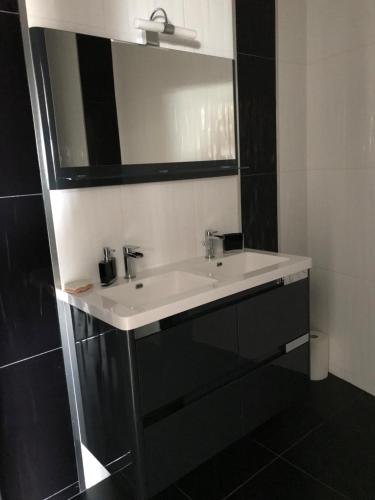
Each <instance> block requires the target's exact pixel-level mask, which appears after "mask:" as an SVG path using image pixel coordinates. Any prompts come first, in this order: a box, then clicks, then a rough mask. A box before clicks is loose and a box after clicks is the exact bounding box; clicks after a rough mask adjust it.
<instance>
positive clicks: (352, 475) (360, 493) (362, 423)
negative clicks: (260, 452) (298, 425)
mask: <svg viewBox="0 0 375 500" xmlns="http://www.w3.org/2000/svg"><path fill="white" fill-rule="evenodd" d="M374 443H375V398H374V397H373V396H370V395H369V394H362V395H361V396H360V397H359V398H357V399H356V400H355V401H354V402H353V403H352V404H351V405H349V406H348V407H347V408H346V409H344V410H343V411H341V412H339V413H338V414H337V415H335V416H333V417H332V418H331V419H330V420H329V421H327V422H326V423H325V424H324V425H323V426H322V427H320V428H319V429H317V430H315V431H314V432H312V433H311V434H309V435H308V436H307V437H306V438H305V439H303V440H302V441H301V442H300V443H299V444H297V445H296V446H295V447H293V448H292V449H291V450H290V451H289V452H287V454H286V458H287V459H288V460H290V461H291V462H293V463H295V464H296V465H297V466H299V467H302V468H303V469H304V470H306V471H307V472H308V473H310V474H312V475H314V477H317V478H319V479H320V480H321V481H324V482H325V483H326V484H328V485H330V486H331V487H333V488H336V489H338V490H340V491H342V492H343V493H345V494H346V495H348V496H349V497H350V498H355V499H370V498H373V497H374V491H375V474H374V463H375V444H374Z"/></svg>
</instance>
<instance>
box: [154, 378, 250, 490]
mask: <svg viewBox="0 0 375 500" xmlns="http://www.w3.org/2000/svg"><path fill="white" fill-rule="evenodd" d="M240 389H241V387H240V385H239V384H238V383H237V382H234V383H232V384H228V385H227V386H224V387H222V388H220V389H218V390H216V391H213V392H211V393H209V394H208V395H207V396H205V397H203V398H201V399H199V400H197V401H195V402H193V403H192V404H190V405H187V406H186V407H184V408H183V409H181V410H179V411H177V412H176V413H174V414H172V415H171V416H169V417H167V418H164V419H163V420H160V421H159V422H156V423H155V424H153V425H151V426H149V427H147V428H146V429H145V431H144V452H145V466H146V481H147V492H148V494H149V496H150V497H151V496H153V495H154V494H155V493H158V492H160V491H162V490H163V489H164V488H166V487H167V486H169V485H170V484H172V483H173V482H175V481H176V480H177V479H180V478H181V477H183V476H184V475H185V474H187V473H188V472H190V471H191V470H193V469H195V467H197V465H198V464H201V463H203V462H205V461H206V460H207V459H209V458H210V457H212V456H213V455H215V454H216V453H218V452H219V451H221V450H222V449H224V448H226V447H227V446H229V445H230V444H232V443H233V442H234V441H236V440H237V439H239V438H240V437H241V428H240V426H239V416H240V414H241V392H240Z"/></svg>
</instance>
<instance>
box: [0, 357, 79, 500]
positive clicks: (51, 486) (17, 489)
mask: <svg viewBox="0 0 375 500" xmlns="http://www.w3.org/2000/svg"><path fill="white" fill-rule="evenodd" d="M0 408H1V412H0V446H1V455H0V488H1V494H2V498H3V500H24V499H25V500H26V499H27V500H34V499H35V500H40V499H42V498H46V497H48V496H50V495H51V494H53V493H55V492H57V491H59V490H61V489H63V488H65V487H66V486H68V485H70V484H72V483H74V482H76V481H77V477H76V474H75V470H74V467H72V464H74V461H75V458H74V447H73V442H72V439H71V435H72V429H71V424H70V415H69V407H68V398H67V392H66V385H65V378H64V366H63V359H62V352H61V350H60V349H58V350H56V351H54V352H50V353H48V354H44V355H42V356H37V357H34V358H33V359H31V360H29V361H28V362H23V363H19V364H15V365H12V366H9V367H6V368H2V369H0Z"/></svg>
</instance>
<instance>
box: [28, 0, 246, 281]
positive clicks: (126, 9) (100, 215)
mask: <svg viewBox="0 0 375 500" xmlns="http://www.w3.org/2000/svg"><path fill="white" fill-rule="evenodd" d="M26 3H27V12H28V20H29V25H30V26H44V27H51V28H56V29H63V30H71V31H78V32H82V33H89V34H94V35H102V36H111V37H113V38H116V39H121V40H127V41H133V42H134V41H138V42H142V41H143V42H144V38H143V37H142V33H140V32H139V31H138V30H134V29H133V21H134V17H138V16H139V17H148V16H149V15H150V13H151V11H152V9H153V8H154V7H155V6H162V7H165V8H166V9H167V12H168V14H169V15H170V18H171V20H172V22H174V23H175V24H177V25H181V26H187V27H191V28H196V29H197V31H198V42H199V44H200V46H199V47H195V46H193V47H191V46H188V45H184V46H181V45H179V44H174V43H172V44H171V42H169V44H170V45H171V46H173V48H177V49H180V50H192V51H199V52H202V53H206V54H214V55H218V56H222V57H229V58H232V57H233V29H232V28H233V26H232V0H204V1H202V0H186V1H185V0H173V1H169V0H161V1H159V0H158V1H157V2H156V1H155V2H154V1H153V0H142V1H140V0H126V1H125V0H110V1H109V0H54V1H50V2H45V1H44V0H26ZM167 40H172V39H167ZM163 45H164V46H167V45H168V43H167V42H163ZM50 195H51V203H52V211H53V219H54V229H55V235H56V243H57V251H58V259H59V269H60V275H61V282H62V283H66V282H68V281H72V280H76V279H80V278H88V279H90V280H93V281H95V282H97V281H98V280H99V276H98V268H97V264H98V262H99V260H100V259H101V256H102V247H103V246H111V247H113V248H115V249H116V250H117V262H118V271H119V275H120V276H121V275H123V273H124V270H123V267H124V266H123V259H122V255H121V247H122V246H123V245H124V244H125V243H133V244H137V245H140V247H141V249H142V251H143V252H144V254H145V257H144V259H142V260H140V261H138V262H137V264H138V269H143V268H146V267H155V266H158V265H163V264H168V263H170V262H173V261H177V260H181V259H185V258H191V257H195V256H199V255H203V254H204V248H203V246H202V239H203V231H204V229H207V228H214V229H217V230H219V231H226V232H232V231H239V230H240V214H239V205H240V203H239V183H238V178H237V177H236V176H235V177H221V178H211V179H202V180H187V181H177V182H166V183H150V184H137V185H131V186H113V187H107V188H88V189H80V190H62V191H51V192H50Z"/></svg>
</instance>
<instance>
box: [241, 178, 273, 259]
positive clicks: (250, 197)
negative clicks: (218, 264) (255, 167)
mask: <svg viewBox="0 0 375 500" xmlns="http://www.w3.org/2000/svg"><path fill="white" fill-rule="evenodd" d="M241 207H242V231H243V233H244V237H245V246H246V247H247V248H254V249H258V250H269V251H273V252H277V246H278V243H277V179H276V175H275V174H264V175H251V176H246V177H245V176H241Z"/></svg>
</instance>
